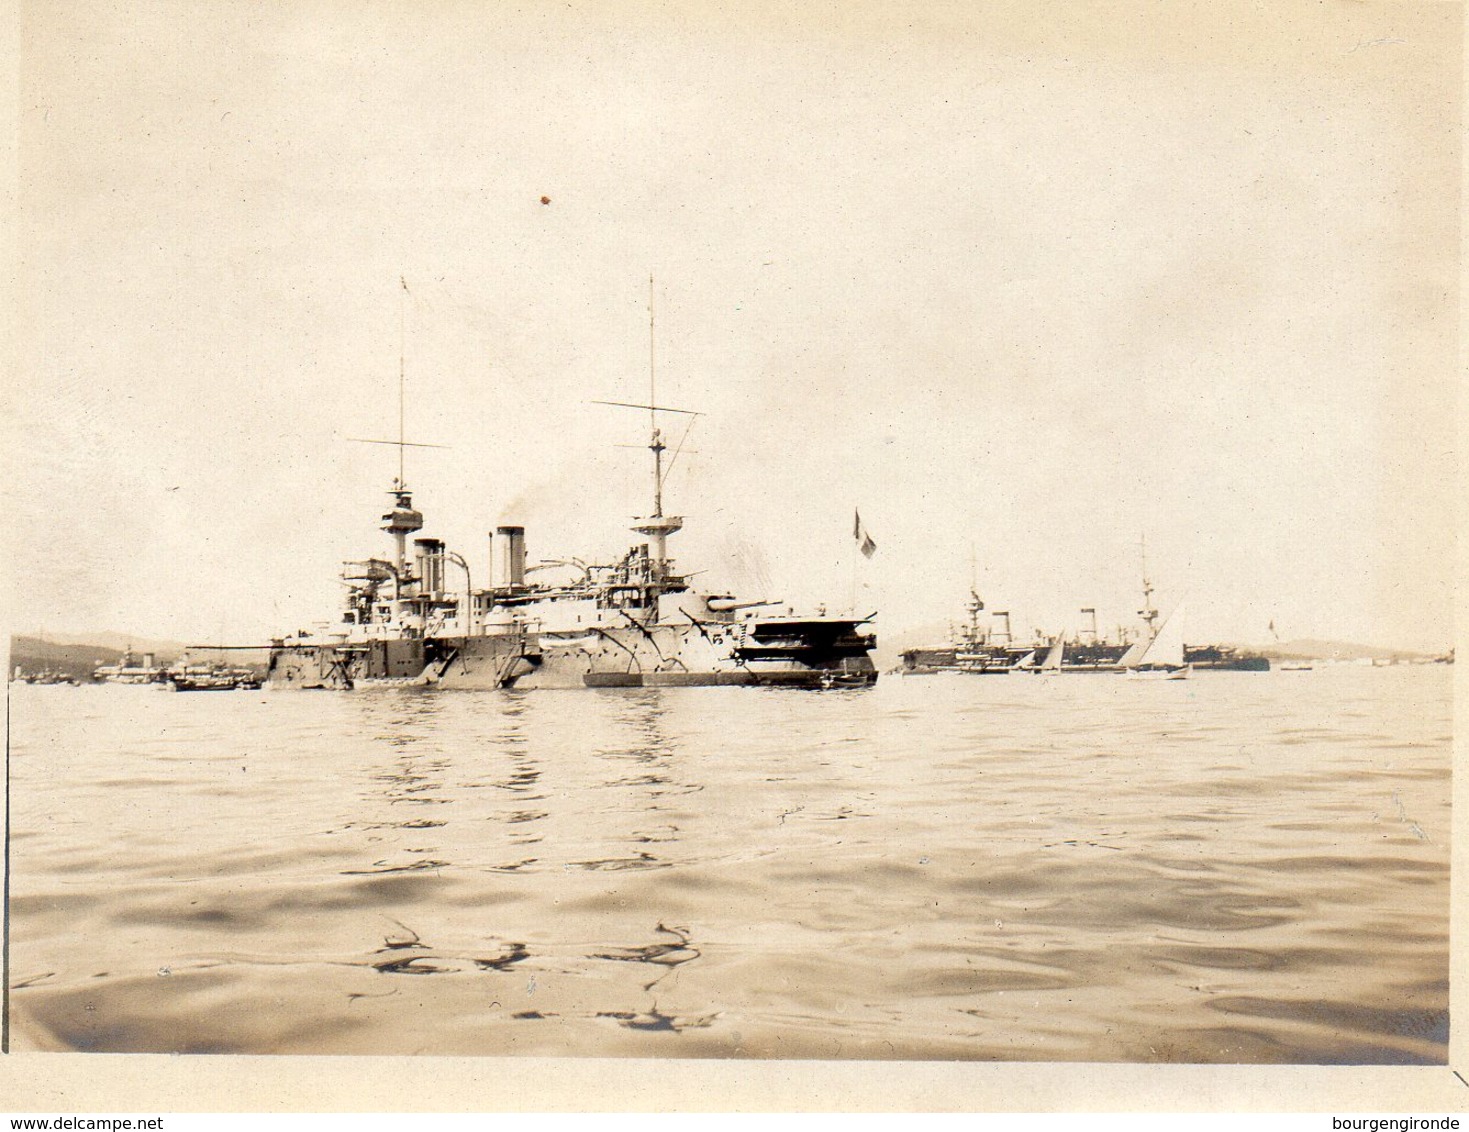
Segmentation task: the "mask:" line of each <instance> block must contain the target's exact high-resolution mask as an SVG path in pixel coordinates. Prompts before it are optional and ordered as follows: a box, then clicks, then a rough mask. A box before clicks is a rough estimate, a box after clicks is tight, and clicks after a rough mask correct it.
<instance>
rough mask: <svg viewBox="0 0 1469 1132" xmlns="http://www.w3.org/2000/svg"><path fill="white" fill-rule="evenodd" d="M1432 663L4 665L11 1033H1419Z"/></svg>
mask: <svg viewBox="0 0 1469 1132" xmlns="http://www.w3.org/2000/svg"><path fill="white" fill-rule="evenodd" d="M1451 673H1452V670H1451V669H1444V668H1437V667H1434V668H1386V669H1370V668H1369V669H1361V668H1350V667H1339V668H1323V669H1317V670H1316V671H1313V672H1301V673H1288V672H1274V673H1269V674H1255V673H1199V674H1196V675H1195V677H1194V679H1192V680H1190V681H1186V682H1161V683H1160V682H1141V681H1129V680H1125V679H1122V678H1116V677H1110V676H1062V677H1053V678H1036V677H1021V676H1010V677H960V676H955V677H944V676H938V677H926V678H925V677H908V678H884V679H883V680H882V681H881V682H879V684H878V685H877V686H876V687H875V688H873V689H870V690H865V691H864V690H851V691H838V692H827V693H811V692H793V691H784V690H760V689H746V688H709V689H697V688H695V689H671V690H656V689H640V690H608V691H585V692H567V693H558V692H527V693H519V694H517V693H514V692H503V693H492V692H486V693H473V692H463V693H450V692H440V693H433V692H429V693H424V692H412V691H383V692H358V693H350V694H338V693H274V694H273V693H270V692H268V691H267V692H259V693H219V694H211V695H202V694H194V695H176V694H169V693H166V692H162V691H155V690H153V689H151V688H128V687H110V686H109V687H87V688H66V687H32V686H12V687H11V690H10V712H11V732H10V759H9V766H10V776H11V780H10V781H11V787H10V788H11V805H12V810H13V828H12V831H11V844H10V849H11V859H12V876H11V900H10V923H9V931H10V943H11V949H12V950H11V964H10V988H9V994H10V1009H11V1038H12V1048H14V1049H20V1050H25V1049H55V1050H114V1051H184V1052H219V1053H229V1052H240V1053H246V1052H249V1053H440V1054H496V1055H502V1054H546V1055H552V1054H559V1055H607V1056H621V1055H635V1056H644V1057H774V1058H780V1057H792V1058H924V1059H1013V1060H1048V1059H1076V1060H1090V1061H1141V1062H1153V1061H1160V1062H1162V1061H1175V1062H1297V1063H1419V1062H1422V1063H1433V1062H1443V1061H1444V1060H1445V1059H1446V1056H1447V1037H1448V895H1449V848H1450V820H1449V817H1450V813H1449V801H1450V799H1449V793H1450V791H1449V786H1450V736H1451V711H1450V707H1451V695H1450V692H1451V689H1450V684H1451Z"/></svg>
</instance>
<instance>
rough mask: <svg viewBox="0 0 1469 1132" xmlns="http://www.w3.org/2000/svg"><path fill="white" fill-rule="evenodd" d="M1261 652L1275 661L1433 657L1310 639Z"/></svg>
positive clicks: (1346, 642)
mask: <svg viewBox="0 0 1469 1132" xmlns="http://www.w3.org/2000/svg"><path fill="white" fill-rule="evenodd" d="M1260 652H1262V653H1264V654H1265V655H1266V656H1268V657H1270V658H1272V659H1274V660H1359V659H1363V658H1365V659H1369V660H1422V659H1424V658H1426V657H1429V656H1431V655H1432V654H1431V653H1422V652H1409V651H1407V650H1406V649H1383V648H1376V647H1374V646H1372V645H1358V644H1353V643H1351V642H1350V641H1318V640H1315V639H1312V638H1309V637H1308V638H1302V639H1300V640H1295V641H1282V642H1280V643H1279V644H1272V645H1267V646H1266V647H1264V648H1262V649H1260Z"/></svg>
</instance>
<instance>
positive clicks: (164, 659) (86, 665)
mask: <svg viewBox="0 0 1469 1132" xmlns="http://www.w3.org/2000/svg"><path fill="white" fill-rule="evenodd" d="M117 636H118V635H117V634H115V633H98V634H97V640H102V641H111V640H113V639H114V638H117ZM121 641H122V645H124V646H125V645H126V644H127V639H126V638H121ZM133 645H134V647H133V655H134V656H136V657H137V658H138V659H139V661H141V660H142V658H143V654H144V653H145V652H152V653H153V654H154V659H155V661H156V663H158V664H164V665H166V664H171V663H173V662H174V661H175V660H177V659H178V657H179V656H180V655H181V654H182V653H183V651H184V646H183V645H181V644H179V643H178V642H176V641H148V642H141V641H134V642H133ZM154 646H157V647H154ZM122 654H123V649H122V648H121V647H117V648H112V647H108V645H106V644H98V643H96V641H90V642H89V641H83V640H76V639H72V638H66V639H55V638H52V637H50V635H49V634H48V636H47V637H46V638H45V639H44V640H43V639H42V638H40V637H19V636H17V637H11V638H10V667H9V668H8V669H7V670H6V674H7V675H9V674H11V673H13V672H14V671H15V670H16V668H17V667H19V668H21V669H22V670H23V671H25V672H27V673H34V672H41V671H46V670H49V671H52V672H61V673H64V674H65V675H67V676H71V677H75V678H77V679H89V678H90V677H91V675H92V671H93V670H94V669H95V668H96V667H97V665H99V664H114V663H116V662H117V661H118V660H119V659H121V657H122Z"/></svg>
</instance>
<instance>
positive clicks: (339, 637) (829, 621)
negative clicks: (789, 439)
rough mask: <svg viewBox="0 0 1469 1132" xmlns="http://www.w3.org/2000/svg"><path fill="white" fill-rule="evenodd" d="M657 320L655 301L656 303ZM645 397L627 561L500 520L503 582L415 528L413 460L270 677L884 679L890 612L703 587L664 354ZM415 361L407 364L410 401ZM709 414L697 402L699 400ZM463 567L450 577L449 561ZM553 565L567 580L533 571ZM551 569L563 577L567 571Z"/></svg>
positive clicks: (481, 684)
mask: <svg viewBox="0 0 1469 1132" xmlns="http://www.w3.org/2000/svg"><path fill="white" fill-rule="evenodd" d="M649 316H650V317H649V334H650V338H651V335H652V317H651V316H652V304H651V301H650V304H649ZM649 385H650V396H649V399H648V404H646V405H629V404H627V403H626V402H603V403H604V404H614V405H619V406H622V407H626V408H634V409H641V410H646V411H647V412H648V414H649V422H650V428H651V436H650V439H649V442H648V445H647V447H648V449H649V451H650V452H652V454H653V461H652V463H653V500H652V503H653V506H652V508H651V511H650V513H649V514H648V516H647V517H645V518H641V519H637V520H635V521H634V523H633V526H632V530H633V531H635V532H636V533H637V534H639V535H641V536H643V541H640V542H639V543H637V544H636V545H634V546H633V547H631V548H630V549H629V550H628V551H627V553H626V554H624V555H623V556H622V557H621V558H620V559H619V560H617V561H616V562H613V563H611V564H607V565H591V564H587V563H585V562H583V561H581V560H579V559H575V558H567V559H558V560H548V561H546V562H543V563H541V564H538V565H536V566H532V567H530V568H527V555H526V538H525V528H524V527H520V526H500V527H497V528H496V530H495V531H494V532H493V533H492V534H491V535H490V544H491V545H490V549H491V555H490V558H491V563H492V569H491V574H492V577H491V583H490V585H488V586H486V587H483V588H479V589H476V588H473V587H472V585H471V581H470V568H469V565H468V563H467V562H466V560H465V559H464V558H463V557H462V556H461V555H459V554H456V553H453V552H451V551H449V550H447V549H446V547H445V545H444V543H443V542H441V541H440V540H438V539H434V538H415V539H414V555H413V559H412V561H411V562H410V560H409V558H408V551H407V539H408V536H409V535H413V534H416V533H417V532H418V531H420V530H421V529H422V528H423V525H424V518H423V514H422V513H421V512H420V511H418V510H417V509H416V508H415V507H414V504H413V495H412V492H411V491H410V490H409V488H408V485H407V483H406V481H405V480H404V478H403V465H402V453H403V448H404V447H405V446H406V445H409V444H410V442H408V441H405V440H403V438H402V435H401V421H402V414H401V412H400V415H399V421H400V436H399V439H398V440H397V441H396V442H393V441H386V442H382V443H396V444H397V445H398V451H399V475H398V478H397V479H395V480H394V481H393V487H392V490H391V492H390V493H389V494H390V495H391V497H392V500H393V505H392V507H391V509H390V510H389V511H388V512H387V514H385V515H384V516H383V518H382V529H383V530H384V531H386V532H387V533H388V534H389V535H390V536H391V537H392V540H393V552H392V556H391V557H389V558H368V559H366V560H365V561H360V562H354V563H348V564H347V568H346V569H345V571H344V573H343V580H344V581H345V582H346V584H347V593H346V598H345V608H344V609H343V612H342V615H341V618H340V621H339V622H338V623H337V624H336V625H334V626H331V627H329V628H324V629H319V630H303V631H301V632H299V633H297V634H296V635H294V636H292V637H286V638H281V639H278V640H276V641H273V642H272V647H271V651H270V658H269V662H268V669H267V677H266V679H267V682H268V683H269V685H270V686H271V687H273V688H325V689H344V690H345V689H351V688H361V687H364V686H370V685H399V686H416V687H438V688H515V689H532V688H635V687H684V686H703V685H725V684H730V685H778V686H785V687H796V688H841V687H851V686H854V685H856V686H867V685H870V684H872V683H873V682H874V681H876V679H877V669H876V668H875V667H874V665H873V663H872V659H871V656H870V653H871V651H872V649H873V648H874V647H875V646H876V644H877V639H876V637H875V635H874V634H872V633H871V632H869V631H867V630H866V628H865V627H866V626H868V625H869V624H870V623H871V622H872V620H873V618H874V617H875V614H869V615H867V616H860V615H858V614H857V612H856V611H855V610H854V611H852V612H851V613H849V614H847V615H830V614H827V613H826V612H825V610H824V608H823V609H818V611H816V612H813V613H799V612H797V611H795V610H794V609H791V608H785V607H783V606H782V604H781V603H780V602H776V601H766V600H740V599H739V598H736V597H735V596H734V595H732V594H727V593H706V592H701V591H699V590H696V589H694V588H692V587H691V586H690V584H689V575H688V574H685V573H683V572H681V571H680V570H679V569H678V568H677V567H676V565H675V563H674V561H673V560H672V559H671V558H670V557H669V556H668V545H667V544H668V539H669V537H670V536H671V535H673V534H675V533H677V532H678V531H679V530H680V529H682V527H683V519H682V517H680V516H677V515H667V514H664V510H663V483H664V476H665V468H664V459H663V454H664V452H665V451H667V446H666V445H665V444H664V442H663V434H662V431H661V429H660V428H659V416H658V414H660V413H687V412H688V410H681V409H671V408H667V407H664V406H660V405H658V404H657V400H656V395H655V394H656V387H655V386H654V384H653V380H652V374H651V366H650V379H649ZM402 395H403V394H402V373H401V367H400V374H399V398H400V409H401V399H402ZM694 415H696V414H694ZM451 566H452V567H456V568H458V570H460V571H462V572H463V576H464V585H463V588H462V589H457V588H455V587H454V586H453V585H452V584H451V580H450V576H449V568H450V567H451ZM540 570H547V571H560V572H561V574H562V576H563V578H564V580H562V581H557V582H545V583H539V582H531V581H529V580H528V578H529V575H531V574H532V573H534V572H537V571H540ZM546 576H548V577H553V576H555V574H554V573H548V574H547V575H546Z"/></svg>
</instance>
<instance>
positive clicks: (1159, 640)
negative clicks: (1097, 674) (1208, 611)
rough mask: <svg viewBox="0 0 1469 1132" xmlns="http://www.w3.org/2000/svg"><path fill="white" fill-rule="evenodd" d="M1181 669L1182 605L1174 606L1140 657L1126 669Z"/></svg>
mask: <svg viewBox="0 0 1469 1132" xmlns="http://www.w3.org/2000/svg"><path fill="white" fill-rule="evenodd" d="M1143 665H1147V666H1148V667H1151V668H1182V667H1183V605H1182V603H1180V604H1179V605H1178V606H1176V607H1175V608H1174V610H1173V612H1172V613H1170V614H1169V615H1168V616H1167V617H1166V618H1165V619H1164V621H1163V624H1162V625H1161V626H1160V627H1159V629H1158V634H1157V636H1155V637H1154V638H1153V639H1152V641H1151V642H1150V643H1149V644H1148V647H1147V649H1146V650H1145V651H1144V652H1143V655H1142V657H1141V658H1140V659H1139V660H1137V661H1134V662H1133V664H1131V665H1128V667H1139V668H1140V667H1142V666H1143Z"/></svg>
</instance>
